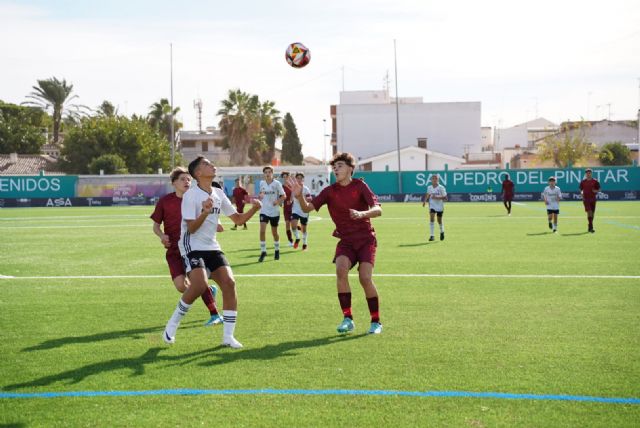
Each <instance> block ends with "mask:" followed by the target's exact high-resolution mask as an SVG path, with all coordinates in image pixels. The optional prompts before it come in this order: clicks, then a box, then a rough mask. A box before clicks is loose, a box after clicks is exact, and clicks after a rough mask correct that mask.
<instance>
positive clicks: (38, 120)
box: [0, 101, 47, 154]
mask: <svg viewBox="0 0 640 428" xmlns="http://www.w3.org/2000/svg"><path fill="white" fill-rule="evenodd" d="M46 116H47V114H46V113H45V112H44V111H42V110H41V109H39V108H35V107H23V106H18V105H15V104H5V103H4V102H2V101H0V153H20V154H38V153H40V150H41V148H42V146H43V145H44V144H46V142H47V141H46V137H45V135H46V118H47V117H46Z"/></svg>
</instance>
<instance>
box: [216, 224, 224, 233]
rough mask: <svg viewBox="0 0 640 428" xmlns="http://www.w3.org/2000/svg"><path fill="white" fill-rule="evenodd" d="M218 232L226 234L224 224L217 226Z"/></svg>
mask: <svg viewBox="0 0 640 428" xmlns="http://www.w3.org/2000/svg"><path fill="white" fill-rule="evenodd" d="M216 232H224V227H223V226H222V224H220V223H218V225H217V226H216Z"/></svg>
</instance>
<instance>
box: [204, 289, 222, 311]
mask: <svg viewBox="0 0 640 428" xmlns="http://www.w3.org/2000/svg"><path fill="white" fill-rule="evenodd" d="M200 297H202V301H203V302H204V304H205V305H206V307H207V309H209V315H215V314H217V313H218V308H217V307H216V301H215V299H214V298H213V293H212V292H211V287H209V286H207V289H206V290H205V291H204V293H202V296H200Z"/></svg>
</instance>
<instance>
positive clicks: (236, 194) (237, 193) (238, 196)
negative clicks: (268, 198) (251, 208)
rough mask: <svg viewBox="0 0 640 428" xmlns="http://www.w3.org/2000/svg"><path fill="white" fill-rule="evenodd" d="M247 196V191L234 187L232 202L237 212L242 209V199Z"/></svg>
mask: <svg viewBox="0 0 640 428" xmlns="http://www.w3.org/2000/svg"><path fill="white" fill-rule="evenodd" d="M247 195H248V193H247V191H246V190H244V189H243V188H242V187H236V188H234V189H233V196H232V197H233V202H235V203H236V208H237V209H238V211H240V210H241V209H243V208H244V198H245V197H246V196H247Z"/></svg>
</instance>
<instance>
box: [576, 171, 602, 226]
mask: <svg viewBox="0 0 640 428" xmlns="http://www.w3.org/2000/svg"><path fill="white" fill-rule="evenodd" d="M599 191H600V182H599V181H598V180H596V179H595V178H593V177H592V171H591V168H587V169H586V171H585V178H584V180H582V181H581V182H580V194H581V195H582V204H583V205H584V210H585V211H586V213H587V222H588V224H589V226H588V229H587V230H588V231H589V233H594V232H595V230H593V217H595V215H596V197H597V195H598V192H599Z"/></svg>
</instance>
